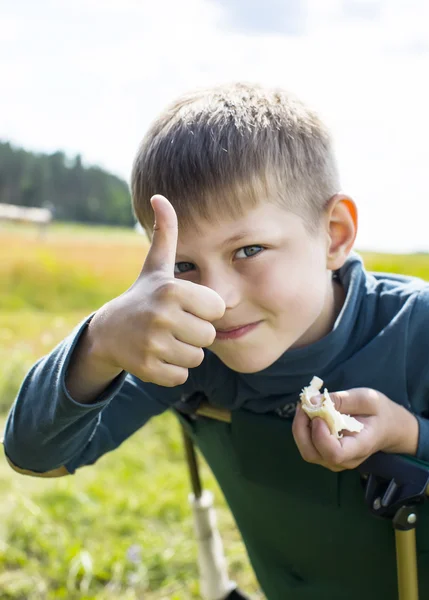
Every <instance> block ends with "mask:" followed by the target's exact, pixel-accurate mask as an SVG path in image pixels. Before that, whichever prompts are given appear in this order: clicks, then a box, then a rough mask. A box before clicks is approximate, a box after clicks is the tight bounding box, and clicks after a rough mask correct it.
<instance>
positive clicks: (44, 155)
mask: <svg viewBox="0 0 429 600" xmlns="http://www.w3.org/2000/svg"><path fill="white" fill-rule="evenodd" d="M0 24H1V27H0V74H1V78H0V86H1V93H0V425H1V427H2V428H3V424H4V419H5V415H6V414H7V411H8V410H9V408H10V405H11V403H12V402H13V399H14V397H15V395H16V393H17V391H18V389H19V385H20V383H21V381H22V378H23V376H24V374H25V373H26V372H27V370H28V369H29V368H30V366H31V365H32V364H33V363H34V362H35V361H36V360H37V359H38V358H40V357H41V356H43V355H44V354H46V353H47V352H49V351H50V350H51V349H52V348H53V347H54V346H55V344H57V343H58V342H59V341H60V340H61V339H63V337H64V336H65V335H67V334H68V333H69V332H70V331H71V329H72V328H73V327H74V326H75V325H76V323H77V322H78V321H79V320H81V319H83V318H84V317H85V316H86V315H87V314H89V313H90V312H92V311H93V310H96V309H97V308H98V307H99V306H100V305H101V304H103V303H104V302H106V301H107V300H109V299H111V298H112V297H114V296H117V295H119V294H121V293H122V292H123V291H125V290H126V289H127V288H128V287H129V286H130V285H131V284H132V283H133V281H134V279H135V278H136V276H137V275H138V273H139V271H140V268H141V265H142V262H143V260H144V255H145V252H146V249H147V246H146V241H145V239H144V237H143V236H141V235H139V234H138V233H137V232H136V230H135V227H134V226H135V221H134V218H133V215H132V211H131V205H130V196H129V188H128V183H129V175H130V170H131V163H132V160H133V157H134V154H135V152H136V149H137V146H138V144H139V142H140V140H141V138H142V136H143V134H144V132H145V130H146V128H147V127H148V125H149V124H150V122H151V121H152V120H153V119H154V118H155V116H156V115H157V114H158V113H159V112H160V110H162V109H163V107H164V106H165V105H166V104H167V103H169V102H170V101H171V100H172V99H173V98H174V97H175V96H177V95H178V94H180V93H182V92H184V91H187V90H189V89H192V88H194V87H199V86H202V85H210V84H214V83H221V82H225V81H232V80H246V81H256V82H262V83H267V84H273V85H281V86H283V87H286V88H289V89H291V90H292V91H293V92H295V93H296V94H298V95H299V96H300V97H301V98H302V99H303V100H305V101H307V102H308V103H310V104H311V105H312V106H313V107H314V108H315V109H316V110H318V112H319V113H320V114H321V116H322V117H323V118H324V119H325V121H326V122H327V123H328V125H329V126H330V128H331V131H332V133H333V136H334V140H335V143H336V148H337V154H338V160H339V164H340V169H341V173H342V186H343V191H345V192H346V193H349V194H350V195H352V196H353V197H354V199H355V200H356V202H357V203H358V207H359V214H360V229H359V234H358V238H357V249H358V250H360V251H361V252H362V255H363V257H364V260H365V262H366V265H367V267H368V268H375V269H379V270H384V271H397V272H404V273H410V274H415V275H419V276H421V277H424V278H425V279H428V278H429V255H428V254H427V253H428V252H429V235H428V226H427V216H428V210H429V208H428V205H429V197H428V187H427V181H426V177H427V171H428V150H427V140H428V138H429V117H428V114H427V107H428V106H429V87H428V86H427V83H426V78H427V73H428V72H429V4H428V3H427V2H425V0H407V2H404V1H399V0H389V1H387V0H324V1H323V2H321V1H317V0H264V1H262V0H247V1H245V0H181V2H174V0H157V1H156V2H150V1H148V0H103V1H102V0H74V2H73V3H70V2H66V1H65V0H52V1H49V0H39V1H38V2H31V1H30V0H13V1H12V0H3V1H2V2H1V3H0ZM425 74H426V75H425ZM22 209H31V210H22ZM41 401H43V398H41ZM203 478H204V483H205V485H206V486H207V487H209V488H210V489H212V490H213V491H214V492H215V497H216V503H217V506H218V511H217V512H218V520H219V525H220V529H221V532H222V537H223V539H224V544H225V551H226V554H227V558H228V565H229V569H230V574H231V577H233V578H234V579H236V580H237V581H238V582H239V583H240V585H241V586H242V587H243V589H245V590H246V591H248V592H249V593H252V594H253V597H254V598H263V596H262V595H261V594H260V592H258V585H257V582H256V581H255V579H254V576H253V574H252V572H251V570H250V568H249V565H248V561H247V558H246V555H245V552H244V548H243V545H242V542H241V539H240V536H239V534H238V533H237V531H236V528H235V525H234V523H233V521H232V519H231V517H230V514H229V512H228V510H227V507H226V506H225V503H224V500H223V497H222V494H221V493H220V491H219V489H218V488H217V485H216V482H215V481H214V480H213V478H212V476H211V474H210V472H209V471H208V470H207V469H206V467H205V466H204V465H203ZM188 492H189V483H188V475H187V471H186V465H185V463H184V454H183V449H182V442H181V437H180V431H179V428H178V425H177V423H176V422H175V420H174V418H173V416H172V415H169V414H166V415H162V416H161V417H159V418H157V419H154V420H153V422H151V423H150V424H149V425H147V426H146V427H145V428H144V431H141V432H139V433H137V434H136V435H135V436H133V438H132V439H130V440H128V441H127V442H126V443H125V444H124V446H122V447H121V448H120V449H119V450H118V451H116V452H115V453H114V454H113V455H112V456H110V455H108V456H105V457H103V458H102V459H101V460H100V462H99V463H98V464H97V466H96V467H92V468H86V469H82V470H81V472H78V474H77V475H75V476H74V477H69V478H67V477H66V478H62V479H59V480H53V481H49V480H38V479H33V478H26V477H23V476H20V475H18V474H17V473H15V472H13V471H11V470H10V469H9V468H8V467H7V465H6V463H5V461H4V460H1V461H0V513H1V514H2V516H3V518H2V520H1V523H0V599H13V600H17V599H22V600H36V599H37V600H39V599H51V598H67V599H68V598H70V599H75V598H76V599H78V598H80V599H83V598H85V599H92V598H95V599H97V600H101V599H110V598H121V599H122V598H124V599H127V600H135V599H140V598H145V600H146V599H149V600H155V599H161V598H166V599H167V598H168V599H173V600H175V599H176V600H177V599H180V600H181V599H185V600H186V599H188V598H198V597H199V591H198V574H197V568H196V548H195V543H194V542H193V534H192V521H191V515H190V512H189V508H188V504H187V495H188Z"/></svg>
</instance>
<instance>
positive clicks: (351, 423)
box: [299, 376, 363, 439]
mask: <svg viewBox="0 0 429 600" xmlns="http://www.w3.org/2000/svg"><path fill="white" fill-rule="evenodd" d="M322 385H323V380H322V379H320V377H316V376H315V377H313V379H312V380H311V381H310V385H309V386H307V387H305V388H304V389H303V390H302V392H301V394H300V395H299V398H300V400H301V406H302V409H303V411H304V412H305V413H306V414H307V415H308V416H309V417H310V419H314V417H320V418H321V419H323V420H324V421H325V422H326V423H327V425H328V427H329V430H330V432H331V433H332V435H335V436H336V437H337V438H338V439H339V438H341V437H343V436H342V435H340V431H342V430H344V429H345V430H347V431H352V432H355V433H359V431H362V429H363V424H362V423H360V421H358V420H357V419H355V418H354V417H351V416H350V415H343V414H342V413H340V412H338V410H337V409H336V408H335V405H334V403H333V402H332V400H331V398H330V397H329V394H328V390H327V389H326V388H325V390H324V392H323V395H322V400H321V401H320V402H319V403H318V404H316V405H315V404H313V403H312V402H311V398H313V397H314V396H318V395H319V394H320V393H321V392H320V389H321V387H322Z"/></svg>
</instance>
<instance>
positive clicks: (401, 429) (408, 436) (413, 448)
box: [384, 404, 419, 456]
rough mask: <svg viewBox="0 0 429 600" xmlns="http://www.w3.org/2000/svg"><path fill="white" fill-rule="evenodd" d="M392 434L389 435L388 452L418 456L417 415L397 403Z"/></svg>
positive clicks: (386, 449)
mask: <svg viewBox="0 0 429 600" xmlns="http://www.w3.org/2000/svg"><path fill="white" fill-rule="evenodd" d="M393 424H394V426H393V428H392V431H391V434H392V435H388V441H387V445H386V448H384V450H385V451H386V452H391V453H394V454H408V455H410V456H416V454H417V449H418V441H419V423H418V420H417V418H416V417H415V415H413V413H411V412H410V411H409V410H407V409H406V408H405V407H404V406H401V405H400V404H395V413H394V415H393Z"/></svg>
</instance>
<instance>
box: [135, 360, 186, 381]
mask: <svg viewBox="0 0 429 600" xmlns="http://www.w3.org/2000/svg"><path fill="white" fill-rule="evenodd" d="M133 374H134V375H136V376H137V377H138V378H139V379H141V380H142V381H149V382H150V383H155V384H156V385H163V386H165V387H175V386H177V385H182V384H183V383H185V382H186V380H187V379H188V377H189V371H188V369H186V368H183V367H178V366H177V365H170V364H167V363H164V362H161V361H159V362H157V364H155V365H153V366H152V367H151V369H150V378H148V377H146V369H144V370H143V372H140V371H139V370H138V369H137V370H136V372H135V373H133Z"/></svg>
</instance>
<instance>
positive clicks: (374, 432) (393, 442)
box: [292, 388, 419, 471]
mask: <svg viewBox="0 0 429 600" xmlns="http://www.w3.org/2000/svg"><path fill="white" fill-rule="evenodd" d="M329 396H330V397H331V399H332V401H333V402H334V404H335V408H336V409H337V410H338V411H339V412H341V413H343V414H347V415H351V416H353V417H355V418H357V420H358V421H360V422H361V423H363V424H364V428H363V429H362V431H360V432H359V433H349V432H347V431H344V432H342V433H343V434H344V435H343V437H342V438H340V439H337V438H336V436H335V435H332V434H331V433H330V431H329V428H328V426H327V424H326V423H325V421H323V419H321V418H318V417H316V418H315V419H313V420H312V421H311V420H310V418H309V417H308V416H307V415H306V414H305V412H304V411H303V410H302V408H301V403H300V402H298V404H297V410H296V415H295V418H294V421H293V425H292V432H293V436H294V439H295V442H296V445H297V446H298V449H299V451H300V453H301V456H302V458H303V459H304V460H305V461H307V462H310V463H315V464H319V465H322V466H324V467H326V468H328V469H330V470H331V471H343V470H344V469H354V468H356V467H357V466H358V465H360V464H361V463H362V462H364V461H365V460H366V459H367V458H368V457H369V456H371V455H372V454H374V453H375V452H378V451H383V452H392V453H398V454H410V455H412V456H414V455H415V454H416V452H417V443H418V434H419V426H418V421H417V419H416V417H415V416H414V415H413V414H412V413H411V412H409V411H408V410H407V409H406V408H405V407H403V406H401V405H400V404H397V403H396V402H393V401H392V400H389V398H388V397H387V396H385V395H384V394H382V393H381V392H377V391H376V390H373V389H370V388H353V389H350V390H348V391H343V392H333V393H331V392H330V393H329Z"/></svg>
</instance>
